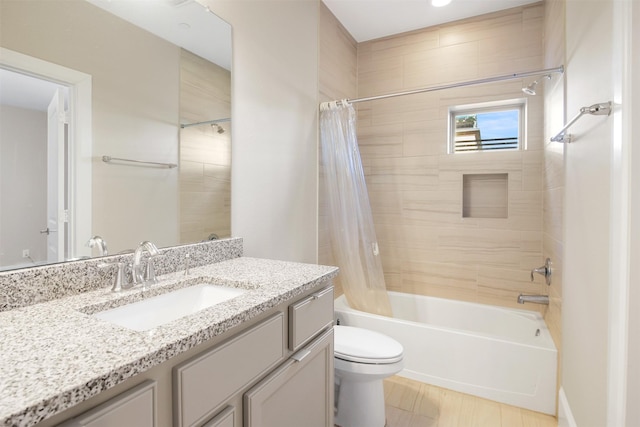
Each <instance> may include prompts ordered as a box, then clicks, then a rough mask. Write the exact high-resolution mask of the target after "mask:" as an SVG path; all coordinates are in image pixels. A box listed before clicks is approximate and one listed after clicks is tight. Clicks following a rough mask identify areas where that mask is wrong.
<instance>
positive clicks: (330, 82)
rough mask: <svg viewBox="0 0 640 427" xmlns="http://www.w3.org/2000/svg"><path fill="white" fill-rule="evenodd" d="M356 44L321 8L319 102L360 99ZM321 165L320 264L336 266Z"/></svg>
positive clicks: (333, 17)
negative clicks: (357, 80)
mask: <svg viewBox="0 0 640 427" xmlns="http://www.w3.org/2000/svg"><path fill="white" fill-rule="evenodd" d="M356 72H357V43H356V41H355V40H354V39H353V37H351V35H350V34H349V32H348V31H347V30H346V29H345V28H344V27H343V26H342V24H341V23H340V22H339V21H338V20H337V19H336V17H335V16H333V14H332V13H331V11H330V10H329V9H328V8H327V7H326V6H325V5H324V3H321V4H320V75H319V76H318V78H319V80H320V102H327V101H333V100H336V99H345V98H347V99H348V98H355V97H356V96H357V93H358V92H357V91H358V88H357V82H356V77H357V76H356ZM324 179H325V177H324V174H323V168H322V161H320V183H319V184H320V195H319V228H318V262H319V263H320V264H325V265H336V262H335V260H334V258H333V254H332V252H331V242H330V239H329V230H328V224H327V204H326V200H327V196H326V193H325V186H324ZM335 285H336V292H335V293H336V295H339V294H341V293H342V287H341V283H340V276H339V275H338V278H337V279H336V280H335Z"/></svg>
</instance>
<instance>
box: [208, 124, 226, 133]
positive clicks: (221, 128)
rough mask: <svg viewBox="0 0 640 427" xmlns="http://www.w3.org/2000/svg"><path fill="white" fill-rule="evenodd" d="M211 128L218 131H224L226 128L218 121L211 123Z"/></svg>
mask: <svg viewBox="0 0 640 427" xmlns="http://www.w3.org/2000/svg"><path fill="white" fill-rule="evenodd" d="M211 129H215V131H216V132H218V133H224V128H223V127H222V126H220V125H219V124H217V123H211Z"/></svg>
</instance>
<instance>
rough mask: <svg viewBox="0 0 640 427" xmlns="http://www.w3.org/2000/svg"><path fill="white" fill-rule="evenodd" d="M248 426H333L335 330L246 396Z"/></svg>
mask: <svg viewBox="0 0 640 427" xmlns="http://www.w3.org/2000/svg"><path fill="white" fill-rule="evenodd" d="M244 426H245V427H285V426H304V427H329V426H333V329H332V328H330V329H328V330H327V331H326V332H324V333H323V334H322V335H320V336H319V337H318V338H317V339H316V340H314V341H313V342H312V343H311V344H309V345H308V346H307V347H305V348H303V349H302V350H300V351H298V352H297V353H294V354H293V355H292V356H291V358H290V359H289V360H287V361H286V362H285V363H284V364H283V365H282V366H281V367H280V368H279V369H277V370H276V371H274V372H273V373H272V374H270V375H269V376H268V377H266V378H265V379H264V380H262V381H261V382H260V383H258V384H257V385H256V386H255V387H253V388H252V389H251V390H249V391H248V392H247V393H245V395H244Z"/></svg>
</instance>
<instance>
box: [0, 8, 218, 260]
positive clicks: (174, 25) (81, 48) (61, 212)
mask: <svg viewBox="0 0 640 427" xmlns="http://www.w3.org/2000/svg"><path fill="white" fill-rule="evenodd" d="M0 48H1V50H0V270H7V269H13V268H24V267H32V266H35V265H41V264H46V263H53V262H62V261H65V260H71V259H78V258H84V257H90V256H100V255H102V254H104V252H105V250H106V251H107V252H108V254H110V255H111V254H116V253H120V252H126V251H130V250H132V249H134V248H135V247H136V246H137V245H138V243H139V242H141V241H143V240H151V241H153V242H154V243H156V244H157V245H158V246H159V247H166V246H174V245H179V244H187V243H193V242H199V241H204V240H210V239H216V238H224V237H228V236H229V235H230V206H231V191H230V177H231V27H230V25H229V24H228V23H226V22H224V21H223V20H221V19H220V18H218V17H217V16H216V15H214V14H213V13H211V12H210V11H209V10H208V9H207V8H205V7H203V6H202V5H201V4H199V3H197V2H196V1H195V0H146V1H128V0H31V1H24V0H0ZM105 242H106V243H105Z"/></svg>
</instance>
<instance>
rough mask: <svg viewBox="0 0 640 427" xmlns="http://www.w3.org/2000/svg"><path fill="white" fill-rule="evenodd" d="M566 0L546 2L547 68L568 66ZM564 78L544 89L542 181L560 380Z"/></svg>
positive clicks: (550, 319) (549, 317)
mask: <svg viewBox="0 0 640 427" xmlns="http://www.w3.org/2000/svg"><path fill="white" fill-rule="evenodd" d="M564 50H565V1H564V0H547V1H546V3H545V14H544V52H545V56H544V66H545V68H551V67H557V66H559V65H563V64H564V63H565V58H564ZM564 82H565V77H564V76H562V77H558V78H557V79H554V80H553V81H550V82H549V83H548V84H546V85H545V87H544V99H545V103H544V117H545V132H544V135H545V138H544V141H545V144H544V169H543V170H544V174H543V176H544V181H543V191H544V192H543V234H542V239H543V248H542V252H543V256H544V257H545V258H547V257H548V258H550V259H551V261H552V271H553V276H552V277H553V280H552V285H551V287H550V288H549V301H550V303H549V309H548V310H547V311H546V312H545V317H544V318H545V321H546V323H547V326H548V327H549V330H550V331H551V336H552V337H553V341H554V342H555V344H556V347H557V348H558V350H559V355H560V357H559V358H558V364H559V372H560V375H558V381H559V382H560V381H561V377H562V375H561V372H562V352H561V349H562V286H563V280H562V275H563V265H564V254H563V250H564V235H563V233H564V226H563V220H564V216H563V214H564V190H565V188H564V150H565V144H559V143H557V142H551V141H549V138H551V137H552V136H555V134H556V133H557V132H558V130H560V129H562V127H563V126H564V119H565V110H564V103H565V95H564Z"/></svg>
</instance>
